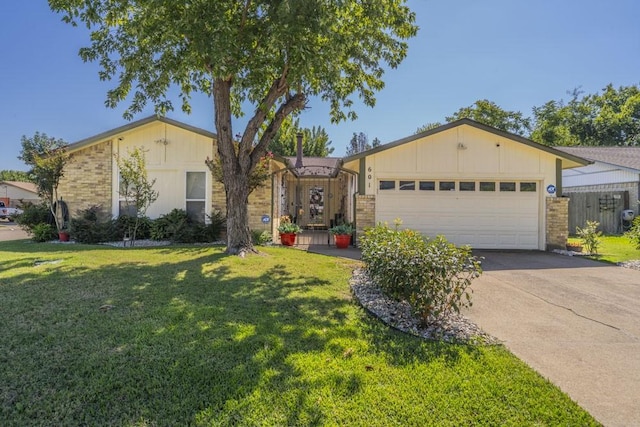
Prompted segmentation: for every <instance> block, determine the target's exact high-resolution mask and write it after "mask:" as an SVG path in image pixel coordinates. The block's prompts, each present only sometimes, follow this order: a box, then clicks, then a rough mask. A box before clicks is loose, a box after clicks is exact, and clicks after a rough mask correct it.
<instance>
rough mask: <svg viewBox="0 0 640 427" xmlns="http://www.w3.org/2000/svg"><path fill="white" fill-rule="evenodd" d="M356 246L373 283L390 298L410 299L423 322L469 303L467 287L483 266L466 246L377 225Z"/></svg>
mask: <svg viewBox="0 0 640 427" xmlns="http://www.w3.org/2000/svg"><path fill="white" fill-rule="evenodd" d="M360 247H361V249H362V261H364V263H365V269H366V271H367V273H368V274H369V276H370V278H371V279H372V280H373V281H374V283H375V284H376V285H378V286H380V287H381V289H382V290H383V292H385V293H386V294H387V295H389V296H390V297H393V298H395V299H399V300H405V301H407V302H409V304H411V307H412V309H413V312H414V314H415V315H416V316H417V317H418V318H419V319H420V321H421V323H422V324H423V325H429V324H434V323H438V322H439V321H441V320H443V319H444V318H446V317H447V316H449V315H450V314H452V313H454V312H455V313H459V312H460V309H462V308H464V307H468V306H470V305H471V291H470V290H469V285H470V284H471V281H472V280H473V279H474V278H476V277H478V276H479V275H480V273H481V272H482V269H481V268H480V261H479V260H478V259H477V258H476V257H474V256H473V255H472V254H471V248H470V247H468V246H465V247H456V246H455V245H453V244H452V243H449V242H448V241H447V240H446V239H445V238H444V237H442V236H438V237H436V238H435V239H432V240H429V239H426V238H424V237H423V236H422V235H421V234H420V233H418V232H416V231H414V230H409V229H404V230H400V229H398V227H397V226H396V228H395V229H391V228H389V227H388V226H386V225H381V224H379V225H377V226H376V227H374V228H371V229H368V230H366V231H365V233H364V236H362V238H361V239H360Z"/></svg>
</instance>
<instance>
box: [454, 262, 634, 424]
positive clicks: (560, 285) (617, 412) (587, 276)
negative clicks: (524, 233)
mask: <svg viewBox="0 0 640 427" xmlns="http://www.w3.org/2000/svg"><path fill="white" fill-rule="evenodd" d="M477 254H478V255H480V256H483V257H485V260H484V261H483V269H484V273H483V274H482V276H481V277H480V278H479V279H477V280H476V281H474V283H473V285H472V288H473V290H474V294H473V303H474V304H473V307H471V308H470V309H469V310H468V311H467V312H466V313H465V314H466V315H467V316H468V317H469V318H470V319H472V320H473V321H474V322H476V323H477V324H478V325H479V326H480V327H482V328H483V329H484V330H485V331H486V332H488V333H490V334H491V335H493V336H495V337H496V338H498V339H500V340H502V341H503V342H504V344H505V345H506V346H507V347H508V348H509V350H511V351H512V352H513V353H514V354H515V355H516V356H518V357H519V358H520V359H522V360H523V361H524V362H526V363H527V364H528V365H529V366H531V367H532V368H534V369H535V370H536V371H538V372H539V373H540V374H541V375H542V376H543V377H545V378H547V379H549V380H550V381H551V382H553V383H554V384H556V385H557V386H558V387H560V388H561V389H562V390H563V391H564V392H566V393H567V394H568V395H569V396H570V397H571V398H572V399H573V400H575V401H576V402H578V404H579V405H580V406H582V407H583V408H585V409H586V410H587V411H588V412H589V413H591V414H592V415H593V416H594V417H595V418H596V419H598V420H599V421H600V422H602V423H603V424H604V425H606V426H640V271H637V270H630V269H626V268H622V267H616V266H612V265H607V264H602V263H598V262H595V261H591V260H587V259H584V258H580V257H567V256H562V255H557V254H552V253H545V252H511V253H510V252H493V251H478V253H477Z"/></svg>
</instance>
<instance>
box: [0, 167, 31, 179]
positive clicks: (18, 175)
mask: <svg viewBox="0 0 640 427" xmlns="http://www.w3.org/2000/svg"><path fill="white" fill-rule="evenodd" d="M0 181H20V182H33V181H32V178H31V177H30V176H29V174H28V173H27V172H24V171H14V170H2V171H0Z"/></svg>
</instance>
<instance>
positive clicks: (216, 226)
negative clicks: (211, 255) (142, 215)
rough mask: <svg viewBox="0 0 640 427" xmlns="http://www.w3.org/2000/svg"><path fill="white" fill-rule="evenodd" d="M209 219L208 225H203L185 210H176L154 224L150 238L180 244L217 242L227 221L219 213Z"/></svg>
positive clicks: (216, 212)
mask: <svg viewBox="0 0 640 427" xmlns="http://www.w3.org/2000/svg"><path fill="white" fill-rule="evenodd" d="M208 219H209V223H208V224H202V223H199V222H196V221H193V220H192V219H191V218H190V217H189V215H188V214H187V212H186V211H185V210H183V209H174V210H172V211H171V212H169V213H168V214H165V215H162V216H161V217H160V218H158V219H156V220H154V221H153V222H152V224H151V228H150V236H151V238H152V239H154V240H169V241H171V242H179V243H206V242H215V241H216V240H218V238H219V237H220V233H221V232H222V230H223V229H224V227H225V224H226V219H225V217H224V215H223V214H222V213H220V212H219V211H215V212H214V213H213V214H212V215H210V216H208Z"/></svg>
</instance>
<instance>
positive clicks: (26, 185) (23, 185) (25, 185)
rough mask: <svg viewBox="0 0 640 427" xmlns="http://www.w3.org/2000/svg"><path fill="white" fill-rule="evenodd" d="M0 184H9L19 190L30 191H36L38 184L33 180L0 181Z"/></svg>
mask: <svg viewBox="0 0 640 427" xmlns="http://www.w3.org/2000/svg"><path fill="white" fill-rule="evenodd" d="M0 185H10V186H12V187H16V188H19V189H21V190H25V191H29V192H31V193H38V186H37V185H35V184H34V183H33V182H23V181H0Z"/></svg>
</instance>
